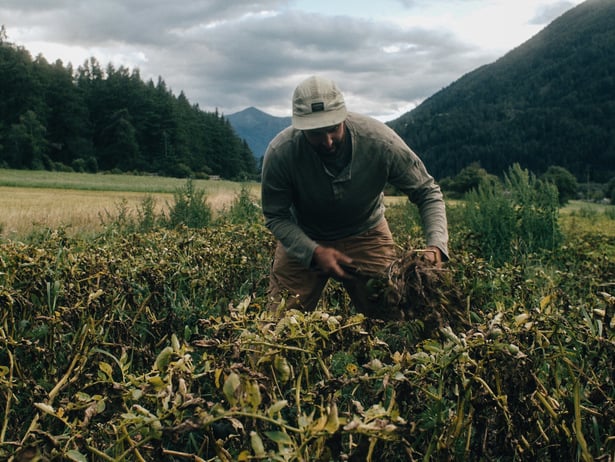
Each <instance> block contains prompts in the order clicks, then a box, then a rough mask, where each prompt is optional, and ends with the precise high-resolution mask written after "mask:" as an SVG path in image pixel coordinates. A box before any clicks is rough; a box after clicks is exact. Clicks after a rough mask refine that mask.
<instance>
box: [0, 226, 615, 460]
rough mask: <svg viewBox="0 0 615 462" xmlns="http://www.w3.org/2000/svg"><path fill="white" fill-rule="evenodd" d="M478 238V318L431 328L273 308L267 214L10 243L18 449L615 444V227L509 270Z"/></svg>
mask: <svg viewBox="0 0 615 462" xmlns="http://www.w3.org/2000/svg"><path fill="white" fill-rule="evenodd" d="M409 221H411V220H409ZM400 222H401V223H403V221H400ZM393 231H394V233H396V234H397V230H396V229H393ZM464 239H465V238H464V236H461V235H455V236H453V239H452V243H454V244H455V247H454V248H453V249H452V253H453V254H454V255H455V258H453V259H452V260H451V262H450V266H448V268H447V271H450V272H451V275H452V276H453V278H454V280H455V281H456V285H457V289H458V290H459V291H461V293H463V294H464V295H465V300H464V308H465V310H466V311H467V313H468V318H469V319H471V320H472V325H471V328H470V329H468V330H467V331H453V330H451V329H448V328H444V329H443V330H442V331H440V332H437V333H435V335H433V336H432V337H429V338H426V339H424V338H423V337H422V336H421V335H419V332H418V331H419V330H420V323H418V322H416V323H386V324H385V323H382V322H378V321H374V320H371V321H370V320H366V319H364V318H363V317H362V316H351V315H349V314H348V312H347V311H345V310H343V309H342V305H343V303H342V302H341V301H338V305H337V307H338V308H336V306H333V304H331V303H328V304H327V305H326V308H325V305H324V304H322V305H321V306H319V307H318V309H317V310H316V311H314V312H312V313H302V312H299V311H289V312H287V313H285V314H284V315H283V316H281V317H280V318H273V317H272V316H271V315H270V314H269V313H268V312H267V311H266V310H265V308H264V305H265V303H266V296H265V291H266V288H267V275H268V272H269V267H270V263H271V256H272V254H273V250H274V244H275V243H274V240H273V238H272V237H271V235H270V234H269V233H267V232H266V230H265V228H264V227H263V226H262V225H260V224H258V223H254V224H253V226H245V224H241V225H230V224H228V223H225V224H219V225H218V226H216V227H208V228H205V229H199V230H194V229H189V228H186V227H183V228H180V229H177V230H159V231H153V232H149V233H126V234H117V233H108V234H105V235H103V236H100V237H99V238H98V239H96V240H91V241H83V240H79V239H71V238H68V237H66V236H65V235H63V233H62V232H50V233H47V234H45V235H42V234H41V236H40V239H39V240H38V241H37V242H32V243H31V244H24V243H20V242H11V241H9V242H3V243H2V244H0V265H2V266H1V268H2V270H1V271H0V306H2V310H0V326H2V327H1V328H0V397H1V398H0V402H2V403H3V406H2V408H1V409H0V458H1V459H9V458H11V457H14V460H23V459H24V458H25V457H26V456H27V455H33V456H34V457H30V459H32V458H40V459H41V460H45V459H47V460H105V461H112V460H114V461H121V460H171V459H173V460H211V461H213V460H220V461H231V460H237V461H242V460H258V459H259V458H260V459H262V460H287V461H299V460H306V461H307V460H314V461H315V460H361V461H376V460H388V461H390V462H397V461H407V460H451V461H462V460H501V461H534V460H541V461H546V462H555V461H560V460H592V459H593V460H607V459H608V458H609V457H612V455H613V453H614V452H615V442H614V441H613V439H612V435H613V434H614V432H613V430H614V427H613V421H614V420H613V419H614V418H615V415H614V414H613V409H615V386H614V384H613V381H612V364H613V363H614V362H615V336H614V335H615V330H614V329H615V322H614V321H613V319H615V298H614V297H613V295H612V294H610V293H608V292H609V291H610V287H611V285H610V284H611V281H612V280H613V278H614V277H615V260H613V259H609V258H606V256H605V254H604V248H605V247H607V246H613V245H615V243H614V242H613V239H612V237H608V236H603V235H599V234H597V233H596V232H590V233H588V234H586V235H580V234H579V233H576V234H575V235H574V236H571V238H570V239H568V240H567V241H566V242H565V245H564V246H562V247H561V248H559V249H557V250H556V251H555V252H553V253H552V254H551V258H550V259H548V260H545V261H538V260H536V259H534V258H532V256H530V257H528V259H527V260H526V261H525V262H524V264H523V265H511V264H507V265H502V266H492V265H491V263H490V262H488V261H485V260H484V259H481V258H480V257H477V256H476V255H474V254H472V253H471V252H468V251H467V249H465V248H462V247H461V245H459V244H463V243H464ZM456 243H459V244H456ZM333 301H335V300H334V299H333V298H332V299H331V300H329V302H333ZM419 338H420V339H422V340H421V341H418V340H417V339H419Z"/></svg>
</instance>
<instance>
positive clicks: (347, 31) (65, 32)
mask: <svg viewBox="0 0 615 462" xmlns="http://www.w3.org/2000/svg"><path fill="white" fill-rule="evenodd" d="M581 1H582V0H253V1H250V0H175V1H173V2H171V1H169V0H1V1H0V25H2V24H3V25H4V26H5V28H6V32H7V35H8V41H10V42H12V43H16V44H18V45H21V46H23V47H25V48H26V49H27V50H28V51H29V52H30V53H31V54H32V55H33V56H36V55H38V54H39V53H42V54H43V56H44V57H45V58H46V59H47V60H48V61H49V62H54V61H55V60H56V59H61V60H62V61H63V63H64V65H67V64H68V63H71V64H72V65H73V67H75V68H77V67H78V66H79V65H81V64H83V62H84V61H85V60H86V59H88V58H89V57H92V56H93V57H95V58H96V59H97V60H98V61H99V62H100V63H101V65H103V67H106V65H107V64H108V63H113V64H114V65H115V66H116V67H119V66H125V67H128V68H130V69H135V68H138V69H139V71H140V74H141V77H142V78H143V79H144V80H149V79H150V78H151V79H153V80H154V81H157V79H158V77H159V76H160V77H162V79H163V80H164V81H165V82H166V84H167V86H168V87H169V88H170V89H171V91H172V92H173V93H174V94H176V95H178V94H179V92H180V91H184V93H185V94H186V96H187V98H188V99H189V100H190V101H191V102H192V103H198V104H199V106H200V107H201V108H202V109H204V110H206V111H213V110H214V109H216V108H217V109H218V110H219V111H220V112H221V113H223V114H226V115H228V114H232V113H234V112H237V111H240V110H242V109H244V108H246V107H249V106H255V107H257V108H259V109H261V110H263V111H265V112H268V113H270V114H272V115H276V116H288V115H290V98H291V95H292V91H293V89H294V87H295V86H296V84H297V83H298V82H299V81H301V80H302V79H303V78H304V77H307V76H309V75H312V74H321V75H326V76H328V77H330V78H333V79H334V80H336V81H337V83H338V84H339V86H340V87H341V89H342V91H343V92H344V94H345V97H346V104H347V106H348V107H349V109H350V110H352V111H356V112H363V113H366V114H370V115H372V116H375V117H377V118H379V119H381V120H383V121H388V120H392V119H393V118H395V117H397V116H399V115H401V114H403V113H405V112H407V111H409V110H410V109H412V108H413V107H414V106H416V105H417V104H418V103H420V102H421V101H422V100H424V99H425V98H427V97H429V96H430V95H432V94H433V93H435V92H436V91H438V90H440V89H441V88H443V87H445V86H447V85H449V84H450V83H452V82H453V81H455V80H456V79H458V78H459V77H461V76H462V75H463V74H465V73H467V72H468V71H471V70H473V69H475V68H476V67H478V66H480V65H483V64H488V63H491V62H493V61H495V60H496V59H497V58H499V57H501V56H502V55H504V54H505V53H506V52H508V51H510V50H511V49H513V48H515V47H516V46H518V45H521V44H522V43H523V42H525V41H526V40H528V39H529V38H531V37H532V36H533V35H535V34H536V33H538V32H539V31H540V30H541V29H543V28H544V27H545V26H547V25H548V24H549V23H550V22H551V21H552V20H553V19H555V18H556V17H558V16H560V15H561V14H563V13H564V12H565V11H567V10H568V9H570V8H572V7H574V6H576V5H578V4H579V3H581Z"/></svg>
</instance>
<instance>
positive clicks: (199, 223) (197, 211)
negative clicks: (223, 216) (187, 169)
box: [167, 179, 212, 228]
mask: <svg viewBox="0 0 615 462" xmlns="http://www.w3.org/2000/svg"><path fill="white" fill-rule="evenodd" d="M173 197H174V203H173V205H172V206H171V207H170V209H169V217H168V222H167V225H168V226H170V227H172V228H175V227H178V226H180V225H184V226H187V227H189V228H203V227H204V226H207V225H208V224H209V223H210V222H211V217H212V212H211V208H210V207H209V205H207V202H206V200H205V191H202V190H198V189H196V188H195V186H194V182H193V181H192V180H190V179H189V180H188V181H186V184H185V186H184V187H183V188H181V189H178V190H177V191H176V192H175V193H174V194H173Z"/></svg>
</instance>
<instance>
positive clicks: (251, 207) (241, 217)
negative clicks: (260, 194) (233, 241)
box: [224, 185, 262, 224]
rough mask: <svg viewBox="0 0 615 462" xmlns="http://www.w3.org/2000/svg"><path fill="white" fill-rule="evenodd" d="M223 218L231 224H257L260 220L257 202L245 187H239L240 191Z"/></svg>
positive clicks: (259, 208) (260, 212)
mask: <svg viewBox="0 0 615 462" xmlns="http://www.w3.org/2000/svg"><path fill="white" fill-rule="evenodd" d="M224 217H225V218H226V219H228V220H229V221H230V222H231V223H233V224H240V223H257V222H259V221H261V220H262V211H261V207H260V205H259V203H258V200H257V199H256V198H254V197H252V195H251V194H250V190H249V189H248V188H247V186H245V185H242V186H241V191H240V192H239V194H237V196H236V197H235V199H234V200H233V203H232V204H231V207H230V209H229V210H228V212H226V213H225V214H224Z"/></svg>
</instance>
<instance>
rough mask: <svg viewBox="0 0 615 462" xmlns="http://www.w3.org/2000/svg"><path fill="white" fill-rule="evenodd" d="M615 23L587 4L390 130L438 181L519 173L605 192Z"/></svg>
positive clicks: (610, 168) (596, 4)
mask: <svg viewBox="0 0 615 462" xmlns="http://www.w3.org/2000/svg"><path fill="white" fill-rule="evenodd" d="M614 17H615V3H614V2H613V1H612V0H591V1H586V2H582V3H581V4H579V5H578V6H577V7H575V8H573V9H571V10H570V11H568V12H567V13H565V14H564V15H562V16H561V17H559V18H557V19H556V20H555V21H553V22H552V23H551V24H550V25H549V26H547V27H546V28H545V29H544V30H542V31H541V32H540V33H538V34H537V35H536V36H535V37H533V38H532V39H530V40H528V41H527V42H526V43H524V44H522V45H520V46H519V47H517V48H515V49H514V50H512V51H510V52H509V53H507V54H506V55H504V56H502V57H501V58H500V59H498V60H497V61H495V62H493V63H491V64H489V65H485V66H481V67H479V68H477V69H475V70H473V71H472V72H469V73H468V74H466V75H464V76H463V77H461V78H460V79H458V80H456V81H455V82H453V83H451V85H449V86H447V87H446V88H444V89H442V90H441V91H439V92H437V93H435V94H434V95H432V96H431V97H430V98H428V99H427V100H425V101H424V102H423V103H422V104H420V105H419V106H418V107H417V108H415V109H414V110H412V111H410V112H409V113H407V114H405V115H403V116H402V117H400V118H399V119H396V120H394V121H391V122H390V123H389V124H390V125H391V126H392V127H393V128H394V129H395V130H396V131H397V132H398V133H399V134H400V135H401V136H402V138H404V140H405V141H406V142H407V143H408V144H409V145H410V146H411V147H412V148H413V149H415V150H416V152H418V153H420V155H421V158H422V159H423V160H424V161H425V164H426V165H427V166H428V167H429V170H430V172H432V174H433V175H434V176H435V177H436V178H444V177H454V176H455V175H457V174H458V173H459V172H460V171H461V169H463V168H464V167H466V166H468V165H470V164H471V163H473V162H480V165H482V166H483V167H484V168H485V169H486V170H487V171H489V172H491V173H493V174H496V175H500V174H501V173H502V172H504V171H506V170H507V169H508V168H509V167H510V166H511V165H512V164H514V163H519V164H520V165H522V166H523V167H524V168H527V169H529V170H531V171H533V172H536V173H537V174H542V173H544V172H545V171H546V169H547V168H548V167H549V166H551V165H559V166H562V167H564V168H566V169H567V170H569V171H570V172H572V174H573V175H574V176H575V177H576V178H578V179H581V178H586V176H587V174H590V175H591V178H592V180H593V181H597V182H600V183H604V182H606V181H608V180H609V179H610V178H612V177H613V176H614V175H615V149H613V144H612V140H613V137H614V134H615V111H614V110H613V108H614V107H615V99H614V97H613V95H615V80H614V79H613V77H612V76H613V75H615V59H613V50H614V49H615V27H614V26H615V25H614V23H613V18H614Z"/></svg>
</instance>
